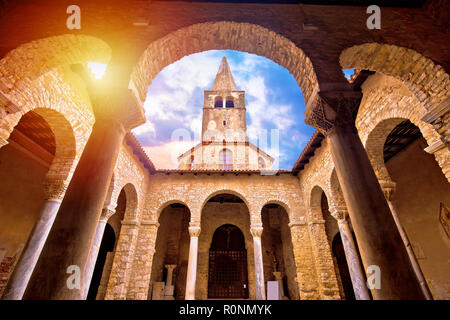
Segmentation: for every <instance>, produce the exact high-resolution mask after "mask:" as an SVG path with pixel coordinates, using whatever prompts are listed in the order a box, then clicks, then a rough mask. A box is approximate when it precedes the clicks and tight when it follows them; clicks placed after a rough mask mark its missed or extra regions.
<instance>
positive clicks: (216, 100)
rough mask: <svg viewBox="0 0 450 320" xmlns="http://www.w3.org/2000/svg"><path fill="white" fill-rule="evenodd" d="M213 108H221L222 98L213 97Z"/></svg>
mask: <svg viewBox="0 0 450 320" xmlns="http://www.w3.org/2000/svg"><path fill="white" fill-rule="evenodd" d="M214 108H223V98H222V97H221V96H217V97H215V98H214Z"/></svg>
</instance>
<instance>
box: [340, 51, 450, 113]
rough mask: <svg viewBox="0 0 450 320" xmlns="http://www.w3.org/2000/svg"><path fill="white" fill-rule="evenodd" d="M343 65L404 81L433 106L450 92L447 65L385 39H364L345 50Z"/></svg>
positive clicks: (426, 104) (341, 60) (345, 67)
mask: <svg viewBox="0 0 450 320" xmlns="http://www.w3.org/2000/svg"><path fill="white" fill-rule="evenodd" d="M339 61H340V64H341V67H342V68H343V69H349V68H355V69H358V70H372V71H377V72H381V73H383V74H386V75H389V76H392V77H395V78H397V79H399V80H400V81H401V82H402V83H404V84H405V85H406V86H407V87H408V88H409V89H410V90H411V91H412V92H413V93H414V94H415V96H416V97H417V98H418V99H419V101H420V102H421V103H423V105H424V106H425V108H426V109H427V110H430V109H431V108H433V107H434V106H437V105H439V104H440V103H441V102H442V101H444V100H445V99H447V98H448V97H449V96H450V80H449V75H448V74H447V73H446V72H445V69H444V68H442V67H441V66H440V65H437V64H435V63H434V62H433V61H432V60H431V59H429V58H427V57H425V56H424V55H422V54H420V53H419V52H417V51H414V50H412V49H407V48H404V47H399V46H395V45H389V44H382V43H364V44H361V45H356V46H353V47H350V48H347V49H345V50H344V51H342V53H341V55H340V58H339Z"/></svg>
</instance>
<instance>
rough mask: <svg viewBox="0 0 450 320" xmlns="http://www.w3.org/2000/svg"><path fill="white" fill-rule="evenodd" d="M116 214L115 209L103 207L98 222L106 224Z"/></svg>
mask: <svg viewBox="0 0 450 320" xmlns="http://www.w3.org/2000/svg"><path fill="white" fill-rule="evenodd" d="M114 213H116V209H113V208H111V207H104V208H103V209H102V214H101V216H100V221H104V222H107V221H108V220H109V218H111V216H112V215H113V214H114Z"/></svg>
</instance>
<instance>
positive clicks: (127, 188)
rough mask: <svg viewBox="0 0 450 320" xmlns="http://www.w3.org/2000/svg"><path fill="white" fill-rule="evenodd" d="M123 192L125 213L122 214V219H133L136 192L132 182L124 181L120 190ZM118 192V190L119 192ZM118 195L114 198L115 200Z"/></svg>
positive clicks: (136, 198) (135, 214) (136, 199)
mask: <svg viewBox="0 0 450 320" xmlns="http://www.w3.org/2000/svg"><path fill="white" fill-rule="evenodd" d="M122 190H123V191H124V192H125V199H126V206H125V213H124V215H123V220H124V221H130V220H134V219H135V218H136V216H137V208H138V193H137V189H136V187H135V185H134V184H132V183H126V184H125V185H124V186H123V187H122V188H120V191H122ZM119 193H120V192H119ZM117 199H118V196H117V198H116V202H117Z"/></svg>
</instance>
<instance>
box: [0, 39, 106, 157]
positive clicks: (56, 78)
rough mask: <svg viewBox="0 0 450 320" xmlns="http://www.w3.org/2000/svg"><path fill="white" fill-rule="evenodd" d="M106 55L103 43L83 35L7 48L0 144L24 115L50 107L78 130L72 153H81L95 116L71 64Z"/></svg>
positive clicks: (0, 79) (1, 64) (0, 65)
mask: <svg viewBox="0 0 450 320" xmlns="http://www.w3.org/2000/svg"><path fill="white" fill-rule="evenodd" d="M110 57H111V49H110V48H109V46H108V45H107V44H106V43H105V42H103V41H102V40H100V39H98V38H95V37H91V36H86V35H69V34H66V35H60V36H54V37H49V38H44V39H38V40H34V41H31V42H29V43H25V44H22V45H21V46H19V47H17V48H16V49H14V50H12V51H10V52H9V53H8V54H7V55H6V56H5V57H4V58H3V59H1V60H0V74H1V76H0V83H1V85H0V99H1V100H2V103H1V104H0V146H2V145H4V144H6V143H7V142H6V141H7V139H8V138H9V135H10V134H11V132H12V130H13V128H14V126H15V125H16V124H17V123H18V122H19V120H20V117H21V116H22V115H23V114H25V113H26V112H28V111H30V110H33V109H35V108H49V109H53V110H56V111H58V112H60V113H62V114H63V115H64V116H65V117H66V118H67V119H68V120H69V121H70V122H71V123H72V126H73V127H74V128H76V129H77V130H76V134H75V136H76V138H77V147H78V149H79V150H77V153H79V154H80V155H81V151H82V148H83V147H84V144H85V142H86V141H87V136H88V135H89V133H90V129H91V127H92V125H93V123H94V115H93V113H92V109H91V104H90V99H89V95H88V94H87V91H86V89H85V84H84V83H83V82H82V81H81V79H80V78H79V77H78V76H76V75H75V74H74V73H73V72H72V71H71V70H70V65H72V64H82V65H85V66H87V62H89V61H98V62H104V63H107V62H108V61H109V59H110ZM85 109H87V110H88V112H86V111H85ZM77 112H78V113H80V114H79V115H78V116H77V115H76V113H77ZM79 140H80V141H79Z"/></svg>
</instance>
